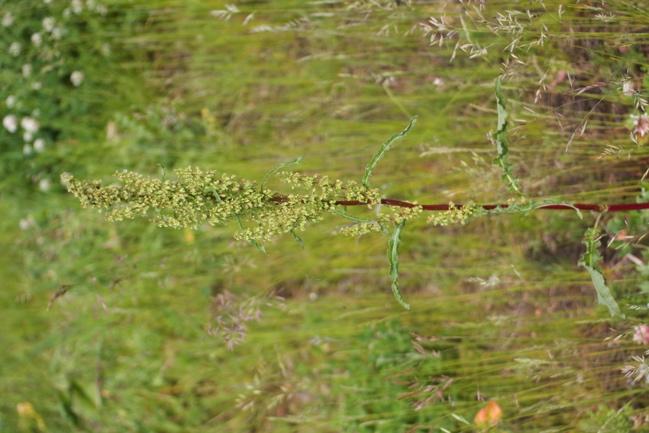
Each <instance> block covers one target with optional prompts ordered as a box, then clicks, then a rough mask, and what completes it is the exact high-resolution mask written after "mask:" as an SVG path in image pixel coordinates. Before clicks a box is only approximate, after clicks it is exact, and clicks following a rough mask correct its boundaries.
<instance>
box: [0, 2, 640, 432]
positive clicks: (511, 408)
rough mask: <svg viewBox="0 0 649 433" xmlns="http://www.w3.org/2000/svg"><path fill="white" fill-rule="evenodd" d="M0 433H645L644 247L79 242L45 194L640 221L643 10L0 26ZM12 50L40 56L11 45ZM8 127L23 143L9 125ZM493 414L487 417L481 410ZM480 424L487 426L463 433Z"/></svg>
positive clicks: (506, 223)
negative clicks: (284, 169) (191, 189)
mask: <svg viewBox="0 0 649 433" xmlns="http://www.w3.org/2000/svg"><path fill="white" fill-rule="evenodd" d="M0 15H1V18H2V23H1V24H2V31H1V32H0V44H1V45H2V49H1V50H0V64H1V65H2V69H1V71H2V72H0V77H1V78H0V80H2V86H0V94H1V96H2V97H1V98H0V104H1V105H0V117H2V118H3V127H2V129H1V130H0V149H1V151H2V154H1V155H0V171H1V173H0V174H1V181H0V212H1V214H2V216H3V217H2V218H1V219H0V227H1V230H0V248H1V250H2V252H3V253H2V254H0V278H1V281H2V282H3V289H2V291H0V306H1V308H2V312H1V314H0V329H2V332H0V345H1V347H2V348H3V349H4V350H3V352H2V355H0V395H1V396H2V398H1V399H0V431H2V432H5V431H6V432H17V431H36V432H72V431H74V432H76V431H79V432H83V431H91V432H120V433H121V432H262V431H263V432H271V431H272V432H341V431H343V432H344V431H346V432H403V433H406V432H471V431H481V430H487V429H490V430H491V431H502V432H535V433H537V432H563V431H566V432H568V431H569V432H572V431H578V432H611V433H626V432H632V431H634V432H643V431H649V412H647V406H648V404H649V397H648V395H649V394H647V383H649V366H648V365H647V363H646V362H645V359H644V355H645V351H646V350H647V349H649V348H648V347H647V345H648V344H649V327H646V326H647V325H646V323H647V316H648V314H647V309H648V308H649V304H648V302H649V300H648V299H647V293H648V287H649V285H648V282H647V276H648V275H649V265H647V260H648V259H649V254H647V253H646V248H645V247H646V239H645V234H646V231H647V227H648V223H649V221H648V220H647V217H646V216H645V215H644V214H643V213H639V212H636V213H629V214H622V215H616V216H613V215H612V214H611V215H607V214H604V215H602V216H600V217H599V221H598V226H599V227H600V228H602V229H603V238H602V247H601V250H600V251H599V252H600V254H601V255H602V257H603V261H604V263H603V270H604V274H605V275H606V277H607V278H608V280H609V283H610V286H611V288H612V289H613V291H614V294H615V297H616V299H617V301H618V303H619V304H620V306H621V308H622V310H623V312H624V314H625V316H626V318H625V319H619V318H615V319H614V318H611V317H610V316H609V315H608V312H607V311H606V309H605V308H602V307H599V306H597V303H596V298H595V292H594V289H593V287H592V285H591V282H590V277H589V275H588V273H587V272H586V271H585V270H584V269H583V268H580V267H579V266H578V265H577V262H578V260H579V257H580V256H581V255H582V253H583V250H584V246H583V244H582V237H583V234H584V231H585V230H586V229H587V228H588V227H591V226H593V225H594V223H595V220H596V219H597V217H598V215H596V214H589V213H584V215H583V219H582V220H580V219H579V218H577V216H576V215H575V214H574V213H572V212H556V213H555V212H534V213H530V214H529V215H502V216H497V217H489V218H483V219H479V220H475V221H472V222H470V223H469V224H467V225H466V226H456V227H448V228H435V227H432V226H430V225H426V224H425V223H417V224H413V225H410V226H409V227H408V230H407V231H405V232H404V235H403V236H402V239H401V240H402V244H401V281H402V288H403V289H402V290H403V291H404V293H405V295H406V296H407V298H408V301H409V303H410V304H411V306H412V309H411V310H410V311H404V310H403V309H402V308H401V307H400V306H399V305H398V304H397V303H396V302H394V299H393V298H392V295H391V294H390V281H389V278H388V277H387V271H388V269H387V268H388V264H387V258H386V254H385V245H386V242H387V239H386V237H385V236H384V235H382V234H380V233H377V234H370V235H367V236H363V237H361V238H359V239H353V238H352V239H350V238H346V237H340V236H334V235H333V233H334V230H335V229H336V228H337V227H338V226H339V225H340V222H339V221H333V220H332V221H325V223H324V224H323V225H321V226H319V227H318V229H315V230H311V231H309V232H307V233H305V234H304V235H303V236H302V238H303V242H301V243H300V242H296V240H295V239H293V238H291V237H286V238H281V239H279V240H278V241H276V242H273V243H270V244H267V245H265V249H266V253H263V252H261V251H259V250H258V249H256V248H255V247H254V246H251V245H249V244H246V243H241V242H235V241H233V240H232V236H231V234H232V227H224V228H213V227H210V228H208V227H202V228H200V229H199V230H196V231H190V230H171V229H159V228H156V227H154V226H152V225H150V224H148V223H146V222H143V221H128V222H123V223H119V224H113V223H106V222H105V221H104V220H103V219H102V218H101V216H98V215H96V214H95V213H93V212H89V211H87V210H82V209H81V208H80V207H79V205H78V203H77V202H76V200H75V199H74V198H73V197H70V196H69V195H68V194H67V193H65V191H64V188H63V186H62V185H61V184H60V182H59V177H60V175H61V173H63V172H71V173H74V174H75V175H77V176H79V177H82V178H86V177H88V178H90V177H92V178H109V177H110V176H111V175H112V174H113V173H114V172H115V171H116V170H121V169H133V170H138V171H140V172H144V173H148V174H152V175H160V176H163V175H165V173H168V172H169V171H170V170H173V169H174V168H179V167H185V166H187V165H196V166H199V167H201V168H203V169H213V170H218V171H223V172H227V173H233V174H237V175H241V176H244V177H247V178H253V179H261V178H262V177H263V176H264V174H265V173H267V172H268V171H269V170H271V169H273V168H275V167H277V166H278V165H280V164H282V163H285V162H287V161H290V160H293V159H295V158H297V157H300V156H302V157H303V160H302V162H301V163H300V165H299V166H298V167H297V169H299V170H300V171H303V172H306V173H314V172H318V173H321V174H325V175H329V176H331V177H337V178H343V179H355V180H360V178H361V176H362V173H363V169H364V167H365V164H366V163H367V161H368V160H369V159H370V157H371V155H372V154H373V153H374V152H375V151H376V149H377V147H378V146H379V145H380V143H383V142H384V141H385V140H386V138H388V137H389V136H391V135H392V134H394V133H396V132H398V131H400V130H402V129H403V127H404V126H405V125H406V124H407V122H408V119H409V118H410V117H411V116H413V115H417V116H418V122H417V126H416V128H414V129H413V131H412V132H411V133H410V134H409V135H408V136H407V137H406V138H405V139H403V140H402V141H400V142H399V143H398V144H397V145H395V147H394V148H393V149H392V150H391V151H390V153H389V154H387V156H386V157H385V158H384V159H383V160H382V161H381V163H380V165H379V166H378V167H377V169H376V171H375V173H374V176H373V185H374V186H377V187H379V188H381V190H382V191H383V192H384V193H385V196H389V197H394V198H405V199H409V200H418V201H419V202H421V203H424V202H425V203H448V202H450V201H453V202H466V201H469V200H474V201H476V202H481V203H482V202H484V203H489V202H504V201H506V200H507V199H508V198H510V197H511V193H510V192H509V191H508V188H507V185H506V183H505V182H503V181H502V179H501V177H502V171H501V169H500V168H499V167H498V166H497V165H495V164H493V161H494V159H495V158H496V150H495V145H494V143H492V140H491V139H490V137H489V133H490V132H491V133H494V132H495V131H496V128H497V125H496V123H497V112H496V95H495V90H494V83H495V80H496V78H497V77H498V76H503V77H504V78H503V93H504V95H505V96H506V98H507V101H508V110H509V112H510V127H509V133H508V135H509V147H510V149H509V150H510V155H509V160H510V162H511V164H512V170H513V172H514V174H515V175H516V177H517V178H518V179H519V180H520V184H521V189H522V190H523V191H524V192H525V193H526V194H527V195H528V196H529V197H532V198H538V199H562V200H566V201H571V202H574V201H581V202H594V203H602V204H606V203H619V202H634V201H636V200H638V201H646V200H647V196H646V191H645V188H646V184H645V182H644V181H645V178H646V176H647V161H648V156H649V154H648V152H647V147H646V145H645V140H646V137H647V136H648V134H649V118H647V117H646V115H645V114H644V110H645V105H646V102H645V101H644V95H645V88H646V87H647V80H649V78H647V66H648V63H649V61H648V60H647V53H648V52H649V45H647V35H648V34H649V24H648V17H649V8H648V6H647V5H644V4H643V3H642V2H637V1H626V0H606V1H603V0H592V1H573V2H570V1H561V0H544V1H541V0H530V1H514V0H493V1H492V0H486V1H481V0H464V1H460V0H446V1H434V2H428V1H416V0H412V1H407V0H402V1H387V0H367V1H365V0H354V1H335V0H334V1H325V2H319V1H314V2H305V1H293V0H274V1H255V2H253V1H241V2H232V3H230V4H226V3H223V2H221V1H216V0H201V1H187V0H183V1H181V0H147V1H144V0H139V1H138V0H131V1H124V0H104V1H102V2H99V1H92V0H72V1H67V0H49V1H43V0H21V1H13V0H3V1H0ZM34 35H38V36H34ZM25 119H29V120H27V121H25ZM490 401H491V402H495V403H496V407H497V408H498V410H499V411H500V413H498V411H497V410H494V405H493V403H492V404H491V405H490V404H489V403H488V402H490ZM487 407H489V408H491V409H489V410H486V409H485V408H487ZM485 417H486V418H487V419H488V420H491V421H493V424H496V425H494V426H490V425H489V422H488V421H487V422H485V421H484V419H485Z"/></svg>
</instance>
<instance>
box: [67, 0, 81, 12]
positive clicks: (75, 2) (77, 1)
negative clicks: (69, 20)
mask: <svg viewBox="0 0 649 433" xmlns="http://www.w3.org/2000/svg"><path fill="white" fill-rule="evenodd" d="M70 7H72V12H74V13H75V14H77V15H78V14H80V13H81V12H82V11H83V3H81V0H72V1H71V2H70Z"/></svg>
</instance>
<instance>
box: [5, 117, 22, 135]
mask: <svg viewBox="0 0 649 433" xmlns="http://www.w3.org/2000/svg"><path fill="white" fill-rule="evenodd" d="M2 126H4V127H5V129H6V130H7V131H9V132H11V133H12V134H13V133H14V132H16V131H17V130H18V118H17V117H16V116H14V115H13V114H8V115H6V116H5V117H4V119H2Z"/></svg>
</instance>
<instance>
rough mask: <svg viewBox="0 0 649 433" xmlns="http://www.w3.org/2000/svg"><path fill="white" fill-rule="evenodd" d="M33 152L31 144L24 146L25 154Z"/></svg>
mask: <svg viewBox="0 0 649 433" xmlns="http://www.w3.org/2000/svg"><path fill="white" fill-rule="evenodd" d="M31 154H32V147H31V146H30V145H29V144H25V145H24V146H23V155H25V156H29V155H31Z"/></svg>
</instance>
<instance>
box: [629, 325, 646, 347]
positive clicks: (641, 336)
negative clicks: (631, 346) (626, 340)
mask: <svg viewBox="0 0 649 433" xmlns="http://www.w3.org/2000/svg"><path fill="white" fill-rule="evenodd" d="M633 341H634V342H636V343H638V344H649V325H638V326H634V327H633Z"/></svg>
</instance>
